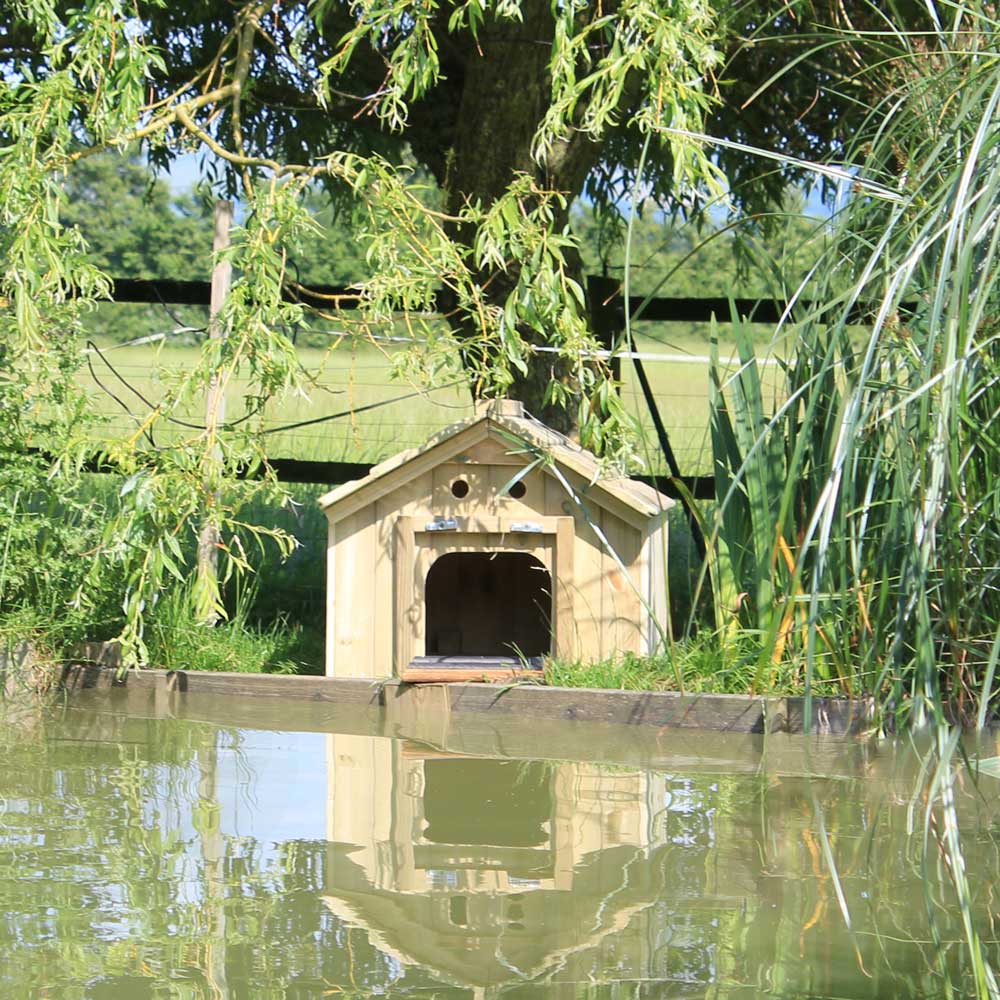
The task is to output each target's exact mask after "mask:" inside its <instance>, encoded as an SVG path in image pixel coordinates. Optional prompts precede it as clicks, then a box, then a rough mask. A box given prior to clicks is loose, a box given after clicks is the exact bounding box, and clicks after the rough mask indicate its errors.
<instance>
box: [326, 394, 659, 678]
mask: <svg viewBox="0 0 1000 1000" xmlns="http://www.w3.org/2000/svg"><path fill="white" fill-rule="evenodd" d="M600 471H601V470H600V464H599V462H598V460H597V458H596V457H595V456H594V455H592V454H591V453H589V452H587V451H585V450H584V449H582V448H581V447H580V446H579V445H577V444H575V443H573V442H572V441H570V440H569V439H568V438H566V437H565V436H563V435H562V434H559V433H557V432H555V431H553V430H551V429H550V428H548V427H546V426H545V425H544V424H542V423H540V422H538V421H537V420H535V419H534V418H532V417H530V416H528V415H527V414H526V413H525V412H524V410H523V408H522V406H521V404H520V403H517V402H514V401H511V400H501V401H494V402H492V403H488V404H480V407H479V408H478V410H477V415H476V416H475V417H474V418H472V419H471V420H468V421H466V422H464V423H461V424H457V425H454V426H452V427H449V428H447V429H445V430H443V431H441V432H440V433H439V434H437V435H435V436H434V437H433V438H431V439H430V440H429V441H428V442H427V443H426V444H424V445H423V446H422V447H420V448H416V449H413V450H410V451H405V452H403V453H401V454H399V455H396V456H395V457H393V458H390V459H388V460H387V461H385V462H382V463H381V464H380V465H377V466H375V468H373V469H372V470H371V472H370V473H369V474H368V475H367V476H366V477H365V478H364V479H360V480H357V481H355V482H351V483H346V484H345V485H343V486H340V487H338V488H337V489H334V490H332V491H331V492H330V493H327V494H326V495H325V496H324V497H322V498H321V500H320V505H321V507H322V508H323V510H324V511H325V513H326V516H327V519H328V522H329V540H328V549H327V608H326V612H327V626H326V634H327V645H326V672H327V674H328V675H329V676H335V677H372V678H382V677H392V676H397V677H401V678H403V679H404V680H442V679H447V680H469V679H482V678H484V677H492V676H497V674H498V673H500V674H504V675H509V674H510V673H511V671H512V670H516V669H518V668H525V667H534V668H537V667H539V666H540V665H541V660H542V658H543V657H544V656H546V655H552V656H556V657H559V658H562V659H571V660H581V661H593V660H598V659H601V658H604V657H608V656H611V655H613V654H615V653H617V652H619V651H629V652H635V653H646V652H652V651H654V650H655V649H656V648H657V646H658V645H659V643H660V641H661V637H662V634H661V631H660V629H661V628H662V627H663V624H664V623H665V622H666V617H667V616H666V607H667V593H666V557H667V521H666V516H667V511H668V509H669V508H670V507H671V506H672V504H673V501H671V500H669V499H668V498H667V497H665V496H663V495H662V494H660V493H658V492H657V491H656V490H654V489H652V488H651V487H649V486H646V485H644V484H642V483H638V482H635V481H633V480H629V479H608V478H600V475H599V474H600Z"/></svg>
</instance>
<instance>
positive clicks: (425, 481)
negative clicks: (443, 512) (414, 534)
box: [375, 471, 434, 521]
mask: <svg viewBox="0 0 1000 1000" xmlns="http://www.w3.org/2000/svg"><path fill="white" fill-rule="evenodd" d="M433 489H434V475H433V472H431V471H427V472H424V473H422V474H421V475H419V476H416V477H415V478H414V479H410V480H407V481H406V482H404V483H402V484H401V485H400V486H398V487H397V488H396V489H394V490H393V491H392V492H391V493H387V494H386V495H385V496H384V497H382V498H381V499H380V500H379V501H378V502H377V503H376V504H375V516H376V517H377V518H378V519H379V520H380V521H381V520H384V519H386V518H388V519H390V520H392V519H394V518H396V517H397V516H404V517H412V516H415V515H416V516H420V515H430V514H432V513H433V509H432V501H433V496H432V493H433Z"/></svg>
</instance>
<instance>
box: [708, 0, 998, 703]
mask: <svg viewBox="0 0 1000 1000" xmlns="http://www.w3.org/2000/svg"><path fill="white" fill-rule="evenodd" d="M941 11H942V16H941V17H939V19H938V20H939V24H940V30H939V31H938V32H937V34H936V35H933V36H928V35H926V34H921V35H920V36H918V37H912V36H908V35H906V34H905V33H897V34H894V35H893V36H892V39H891V40H892V41H893V43H894V44H895V45H896V46H897V52H896V57H895V59H892V60H888V61H884V62H880V63H879V65H878V66H877V67H876V68H874V69H872V72H873V73H878V74H880V75H881V77H882V78H883V79H884V81H885V87H884V90H885V92H886V93H887V97H886V99H885V101H884V102H883V104H882V105H881V106H879V107H878V108H875V109H873V111H872V114H871V117H870V121H869V126H868V127H867V128H866V129H865V130H864V131H863V134H862V135H861V136H859V138H858V141H857V144H856V148H854V149H853V150H849V151H848V154H847V155H848V160H849V162H852V163H853V164H855V165H856V168H857V170H858V172H859V175H860V176H863V177H865V178H872V179H874V180H876V181H878V182H879V183H880V184H881V185H883V186H884V187H885V188H887V189H890V190H892V191H893V197H891V198H882V197H872V196H870V195H869V194H868V193H867V191H866V190H864V189H862V188H860V186H859V185H858V186H856V190H854V191H850V190H848V189H845V190H844V191H842V207H841V210H840V212H839V214H838V215H837V216H836V218H835V219H834V220H833V221H832V223H831V230H830V236H829V246H828V249H827V251H826V254H825V257H824V259H823V260H822V261H821V263H820V265H819V266H818V267H817V268H816V269H815V270H814V272H813V274H812V275H811V276H810V279H809V280H808V281H807V283H805V284H804V285H803V286H801V287H800V288H799V290H798V293H797V296H796V300H793V306H792V308H791V309H790V310H789V313H788V317H787V322H786V323H785V324H782V328H781V329H779V330H778V332H777V337H780V338H782V339H784V340H786V341H787V335H788V329H787V327H788V326H789V325H790V324H792V323H793V321H794V328H793V329H794V332H795V339H794V342H793V343H794V346H793V348H792V350H791V351H790V353H788V354H787V355H786V360H785V361H784V363H783V364H784V374H785V387H784V393H783V399H782V401H781V402H780V403H779V404H778V405H776V406H774V407H772V408H766V407H765V404H764V401H763V398H762V394H761V391H760V380H759V377H758V375H757V358H756V357H755V354H754V348H753V343H752V341H751V339H750V337H749V335H748V334H747V333H746V331H745V328H744V327H743V326H742V325H741V324H740V323H739V322H736V323H735V334H736V338H737V343H738V345H739V350H740V360H741V364H740V367H739V369H738V371H737V372H736V373H735V374H732V375H727V374H724V373H723V371H722V369H721V366H719V365H718V364H716V365H715V366H714V370H713V398H712V404H713V405H712V441H713V454H714V462H715V470H714V471H715V474H716V483H717V504H716V507H715V511H714V514H713V516H712V519H711V521H710V523H709V524H708V525H707V526H706V527H707V528H708V532H707V533H708V536H709V538H710V540H711V542H712V545H711V553H710V558H711V580H712V583H713V589H714V593H715V600H716V608H717V612H718V614H719V626H720V628H721V629H722V630H723V631H726V630H730V631H731V630H733V629H741V628H742V629H752V630H754V631H755V632H756V633H757V634H758V635H759V636H760V637H761V640H762V641H761V650H762V652H761V654H760V662H759V664H758V670H757V678H758V684H760V685H764V684H765V683H766V679H767V676H768V673H769V671H770V670H772V669H773V668H774V667H775V665H776V664H778V663H781V662H785V663H787V662H792V663H799V664H801V669H802V677H803V683H804V686H805V690H806V692H807V695H808V693H809V692H810V690H811V687H812V684H813V683H814V681H815V680H816V679H820V678H821V679H823V680H829V679H831V678H834V679H837V680H839V681H840V683H841V685H842V687H843V690H844V691H845V693H848V694H852V695H868V696H872V697H874V698H875V699H876V700H877V702H878V704H879V705H880V707H881V708H882V709H883V711H884V713H885V714H886V715H887V716H888V715H891V716H893V717H895V718H896V719H900V718H902V717H907V718H912V720H913V721H915V722H918V723H919V722H921V721H924V720H931V719H936V720H941V719H943V718H944V716H945V714H946V712H948V711H949V710H950V711H951V712H952V713H960V714H961V713H964V714H965V715H967V716H968V717H969V718H974V717H975V715H976V711H975V710H976V709H978V707H979V706H980V705H985V704H987V703H988V702H990V700H991V699H992V697H993V693H992V671H991V670H990V669H989V665H990V663H991V662H995V656H994V657H992V660H991V651H992V650H993V645H994V640H995V638H996V636H997V635H998V634H1000V633H998V629H1000V591H998V588H997V582H998V557H1000V425H998V419H997V413H998V409H1000V379H998V375H1000V365H998V362H997V345H998V339H1000V308H998V307H1000V295H998V274H1000V269H998V260H997V249H998V240H1000V227H998V225H997V223H998V221H1000V170H998V166H1000V155H998V151H1000V127H998V114H997V111H998V101H1000V54H998V52H997V49H996V42H997V36H996V33H995V30H994V26H993V22H992V21H991V20H989V18H988V17H987V13H986V12H985V11H984V10H983V9H981V8H980V7H979V5H974V4H969V5H949V6H947V7H945V6H944V5H942V6H941ZM945 13H946V14H947V15H948V20H947V23H945V18H944V16H943V15H944V14H945ZM885 44H886V40H885V39H880V45H881V46H882V48H881V51H883V52H884V48H885ZM846 187H847V186H845V188H846ZM807 300H808V301H812V302H819V303H822V305H821V306H820V307H816V308H813V309H806V308H805V307H804V306H801V305H798V304H796V303H797V301H801V302H805V301H807Z"/></svg>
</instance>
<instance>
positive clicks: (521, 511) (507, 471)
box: [490, 465, 562, 521]
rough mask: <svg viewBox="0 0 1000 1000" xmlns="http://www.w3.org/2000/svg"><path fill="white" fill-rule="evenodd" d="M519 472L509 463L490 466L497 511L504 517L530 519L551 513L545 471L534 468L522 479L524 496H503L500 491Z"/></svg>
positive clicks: (491, 485)
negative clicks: (547, 500)
mask: <svg viewBox="0 0 1000 1000" xmlns="http://www.w3.org/2000/svg"><path fill="white" fill-rule="evenodd" d="M516 472H517V469H516V468H513V467H512V466H509V465H494V466H491V467H490V491H491V495H492V496H493V497H495V498H496V507H497V513H498V514H501V515H502V516H504V517H514V518H518V519H521V518H523V519H524V520H526V521H530V520H531V519H532V518H534V517H539V516H541V517H544V516H545V515H546V514H548V513H549V510H548V506H547V503H546V489H547V486H546V482H545V481H546V479H548V478H550V477H548V476H547V475H546V474H545V473H544V472H541V471H540V470H538V469H533V470H532V471H531V472H529V473H528V474H527V475H525V476H523V477H522V478H521V480H520V482H522V483H523V484H524V488H525V492H524V496H523V497H521V498H520V499H515V498H514V497H512V496H510V495H503V496H501V494H500V491H501V490H502V489H503V488H504V487H505V486H506V485H507V484H508V483H509V482H510V480H511V477H512V476H514V475H515V473H516ZM561 513H562V511H556V512H555V514H553V516H558V515H559V514H561Z"/></svg>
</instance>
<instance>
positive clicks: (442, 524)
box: [424, 517, 458, 531]
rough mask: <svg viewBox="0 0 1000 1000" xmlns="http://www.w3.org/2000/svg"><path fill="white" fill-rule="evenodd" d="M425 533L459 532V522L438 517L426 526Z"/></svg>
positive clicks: (450, 518) (451, 518)
mask: <svg viewBox="0 0 1000 1000" xmlns="http://www.w3.org/2000/svg"><path fill="white" fill-rule="evenodd" d="M424 531H458V521H456V520H455V518H453V517H436V518H434V520H433V521H428V522H427V523H426V524H425V525H424Z"/></svg>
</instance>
